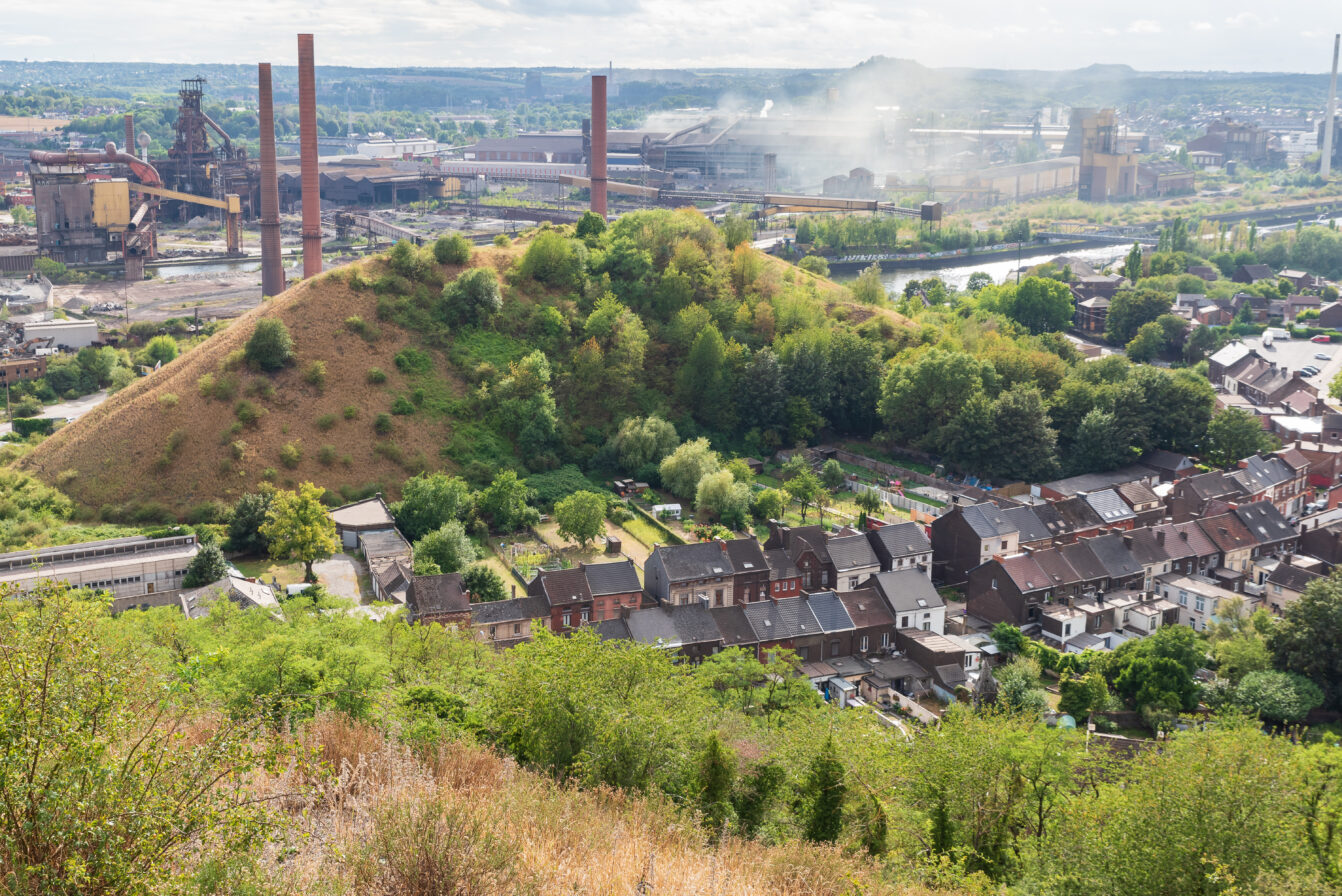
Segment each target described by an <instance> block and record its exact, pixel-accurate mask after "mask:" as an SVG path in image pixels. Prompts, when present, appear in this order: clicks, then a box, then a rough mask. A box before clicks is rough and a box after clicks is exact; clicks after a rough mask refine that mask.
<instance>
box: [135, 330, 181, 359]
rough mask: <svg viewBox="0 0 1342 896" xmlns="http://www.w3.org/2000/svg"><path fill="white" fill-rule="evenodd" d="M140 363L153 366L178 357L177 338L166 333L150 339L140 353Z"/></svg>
mask: <svg viewBox="0 0 1342 896" xmlns="http://www.w3.org/2000/svg"><path fill="white" fill-rule="evenodd" d="M140 356H141V361H140V363H142V364H144V365H146V366H148V367H153V366H154V365H155V364H167V363H168V362H169V361H171V360H173V359H174V358H176V357H177V340H176V339H173V338H172V337H171V336H169V335H168V334H166V333H163V334H160V335H158V336H155V337H154V338H153V339H150V340H149V342H148V343H146V345H145V347H144V351H143V352H141V353H140Z"/></svg>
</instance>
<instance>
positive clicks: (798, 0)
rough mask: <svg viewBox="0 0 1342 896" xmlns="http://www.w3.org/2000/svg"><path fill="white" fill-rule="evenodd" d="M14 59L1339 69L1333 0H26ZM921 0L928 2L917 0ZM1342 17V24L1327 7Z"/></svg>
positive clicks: (9, 14)
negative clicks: (307, 38)
mask: <svg viewBox="0 0 1342 896" xmlns="http://www.w3.org/2000/svg"><path fill="white" fill-rule="evenodd" d="M8 7H9V8H8V9H7V10H6V12H5V15H4V17H3V20H0V21H2V22H3V24H0V58H11V59H22V58H28V59H66V60H96V61H100V62H102V61H145V62H232V63H246V64H250V63H253V62H257V61H267V60H268V61H271V62H274V63H277V64H285V63H288V64H292V63H293V61H294V58H295V49H294V34H295V33H296V32H298V31H312V32H313V33H315V34H316V48H317V64H318V65H319V66H320V65H355V66H402V65H428V66H440V65H441V66H491V65H495V66H522V67H527V66H540V65H553V66H575V67H590V66H597V65H604V64H605V63H606V62H607V61H610V60H613V61H614V63H615V65H616V67H617V68H620V67H628V68H661V67H681V66H699V67H707V66H712V67H723V66H743V67H749V66H783V67H794V68H811V67H815V68H831V67H832V68H846V67H848V66H851V65H854V64H856V63H858V62H861V61H862V60H864V59H867V58H868V57H871V56H875V55H883V56H891V57H898V58H906V59H916V60H918V61H919V62H921V63H923V64H925V65H928V66H933V67H938V68H940V67H946V66H973V67H985V68H1050V69H1068V68H1078V67H1081V66H1085V65H1089V64H1091V63H1093V62H1101V63H1126V64H1128V65H1131V66H1133V67H1134V68H1138V69H1145V70H1187V69H1192V70H1208V69H1212V70H1230V71H1305V72H1324V71H1327V70H1328V68H1329V66H1330V65H1331V61H1332V59H1331V51H1332V46H1331V44H1332V40H1331V37H1332V33H1333V32H1334V31H1338V30H1342V5H1339V4H1337V3H1336V2H1333V0H1276V2H1262V0H1259V2H1257V3H1253V4H1250V3H1241V2H1239V0H1230V3H1229V4H1220V3H1212V2H1209V0H1163V2H1154V0H1125V2H1120V0H1090V2H1068V3H1055V2H1049V3H1011V2H1005V3H1004V2H1002V0H941V2H935V3H922V4H917V5H916V6H913V5H912V4H905V3H897V2H892V0H886V2H879V0H378V2H360V3H354V2H349V0H308V2H299V0H213V2H208V3H189V2H183V3H173V4H169V3H165V2H154V3H147V2H135V0H125V2H119V3H113V2H107V0H99V2H96V3H94V2H90V0H63V2H60V3H53V4H46V3H38V2H22V3H20V2H15V3H13V4H8ZM911 7H912V8H911ZM1321 14H1331V17H1332V19H1333V21H1328V20H1323V21H1320V19H1322V18H1324V16H1323V15H1321Z"/></svg>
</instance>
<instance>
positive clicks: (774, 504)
mask: <svg viewBox="0 0 1342 896" xmlns="http://www.w3.org/2000/svg"><path fill="white" fill-rule="evenodd" d="M787 502H788V496H787V495H785V494H784V493H783V492H782V491H781V490H779V489H776V488H763V489H760V490H759V491H757V492H755V500H754V502H753V503H752V504H751V507H750V512H751V515H752V516H754V517H755V519H757V520H776V519H782V517H783V511H784V510H785V509H786V508H787Z"/></svg>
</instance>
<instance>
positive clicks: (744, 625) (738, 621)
mask: <svg viewBox="0 0 1342 896" xmlns="http://www.w3.org/2000/svg"><path fill="white" fill-rule="evenodd" d="M708 612H709V614H710V615H711V616H712V617H713V624H714V625H716V626H717V627H718V634H719V635H721V636H722V646H723V647H740V646H745V645H750V644H756V643H758V642H759V639H758V638H756V637H755V630H754V629H752V628H751V627H750V620H749V619H747V618H746V611H745V610H744V609H743V608H742V607H741V606H740V605H738V604H733V605H732V606H730V607H713V608H712V609H710V610H709V611H708Z"/></svg>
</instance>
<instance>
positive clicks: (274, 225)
mask: <svg viewBox="0 0 1342 896" xmlns="http://www.w3.org/2000/svg"><path fill="white" fill-rule="evenodd" d="M256 92H257V98H258V103H257V105H258V109H257V111H258V113H259V115H260V118H261V295H263V296H277V295H279V294H280V293H282V292H284V287H285V280H284V261H283V259H281V258H280V181H279V177H278V175H277V174H276V171H275V105H274V100H273V98H272V96H271V92H270V63H269V62H259V63H257V65H256Z"/></svg>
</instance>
